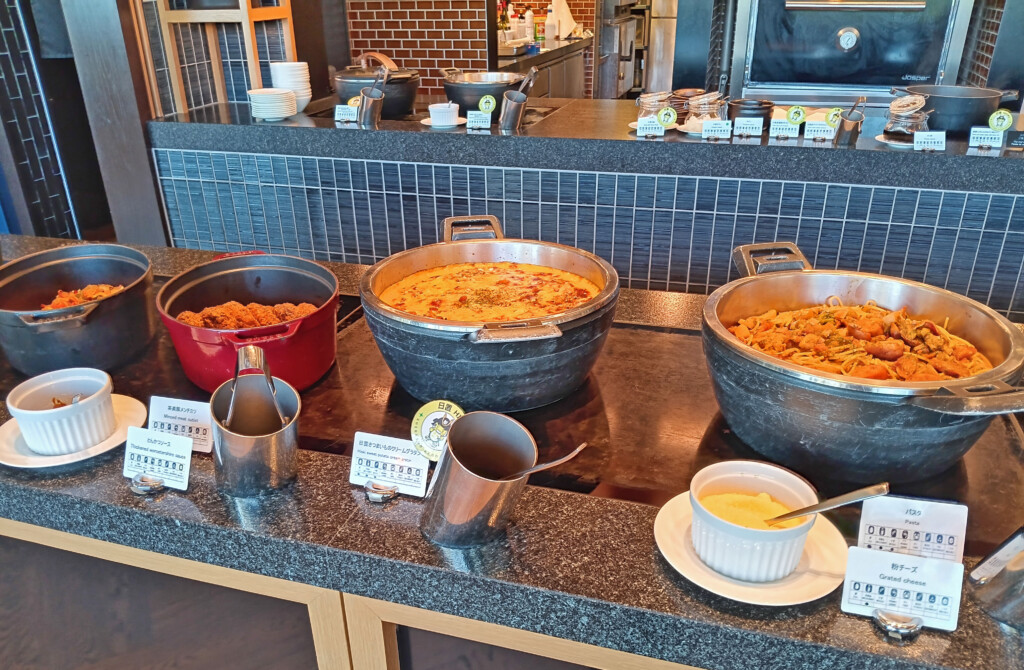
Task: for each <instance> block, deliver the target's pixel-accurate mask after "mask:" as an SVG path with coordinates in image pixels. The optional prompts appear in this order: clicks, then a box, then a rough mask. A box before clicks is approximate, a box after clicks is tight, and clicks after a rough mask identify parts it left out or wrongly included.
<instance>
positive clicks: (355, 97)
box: [347, 95, 359, 107]
mask: <svg viewBox="0 0 1024 670" xmlns="http://www.w3.org/2000/svg"><path fill="white" fill-rule="evenodd" d="M347 104H348V106H349V107H358V106H359V96H358V95H353V96H352V97H351V98H349V99H348V103H347Z"/></svg>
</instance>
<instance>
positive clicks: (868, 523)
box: [857, 496, 967, 563]
mask: <svg viewBox="0 0 1024 670" xmlns="http://www.w3.org/2000/svg"><path fill="white" fill-rule="evenodd" d="M966 537H967V506H966V505H961V504H958V503H948V502H941V501H938V500H924V499H921V498H904V497H901V496H879V497H877V498H870V499H868V500H865V501H864V507H863V509H862V510H861V513H860V534H859V535H858V537H857V545H858V546H860V547H864V548H866V549H876V550H879V551H891V552H895V553H899V554H912V555H914V556H923V557H926V558H941V559H945V560H947V561H956V562H957V563H959V562H961V561H963V559H964V540H965V539H966Z"/></svg>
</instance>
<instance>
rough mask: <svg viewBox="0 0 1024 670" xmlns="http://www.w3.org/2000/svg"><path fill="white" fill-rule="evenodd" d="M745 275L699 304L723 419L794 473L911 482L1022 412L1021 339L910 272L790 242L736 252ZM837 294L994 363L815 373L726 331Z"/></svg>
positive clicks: (989, 314) (1002, 322) (999, 320)
mask: <svg viewBox="0 0 1024 670" xmlns="http://www.w3.org/2000/svg"><path fill="white" fill-rule="evenodd" d="M734 258H735V259H736V260H737V263H736V265H737V267H739V269H740V273H741V274H743V275H748V276H745V277H743V278H742V279H737V280H735V281H732V282H730V283H728V284H726V285H725V286H723V287H721V288H719V289H718V290H716V291H714V292H713V293H712V294H711V295H710V296H709V297H708V300H707V302H706V303H705V305H704V314H703V323H702V336H703V343H704V356H705V358H706V360H707V365H708V370H709V372H710V374H711V380H712V383H713V385H714V390H715V397H716V398H717V399H718V404H719V407H720V409H721V411H722V415H723V416H724V417H725V419H726V421H727V422H728V424H729V426H730V428H731V429H732V430H733V432H735V433H736V435H737V436H738V437H739V438H740V439H742V440H743V441H744V442H746V443H747V444H749V445H750V446H751V447H753V448H754V449H755V450H756V451H758V452H759V453H761V454H763V455H764V456H765V457H767V458H769V459H771V460H773V461H775V462H777V463H780V464H782V465H786V466H788V467H791V468H793V469H794V470H797V471H802V472H828V473H829V474H830V476H832V477H834V478H837V479H844V480H847V481H854V482H872V481H882V480H887V481H893V482H904V481H916V480H919V479H924V478H926V477H929V476H932V475H935V474H938V473H940V472H942V471H944V470H946V469H948V468H949V467H951V466H952V465H953V464H955V463H956V462H957V460H959V459H960V457H962V456H963V455H964V454H965V453H966V452H967V450H968V449H970V448H971V446H972V445H973V444H974V443H975V441H977V439H978V438H979V437H981V434H982V433H983V432H985V430H986V429H987V428H988V426H989V424H990V423H991V422H992V419H993V417H994V416H995V415H998V414H1006V413H1010V412H1019V411H1022V410H1024V389H1018V388H1015V387H1014V384H1016V383H1017V382H1018V381H1019V380H1020V378H1021V373H1022V371H1024V334H1022V333H1021V331H1020V330H1019V329H1018V328H1017V327H1016V326H1015V325H1014V324H1012V323H1010V321H1009V320H1007V319H1006V318H1005V317H1003V316H1001V315H999V314H997V313H996V312H994V311H993V310H991V309H990V308H988V307H986V306H985V305H982V304H980V303H978V302H975V301H974V300H971V299H969V298H966V297H964V296H961V295H958V294H956V293H952V292H950V291H946V290H944V289H940V288H936V287H934V286H928V285H927V284H921V283H918V282H914V281H909V280H906V279H898V278H895V277H886V276H882V275H875V274H868V273H861V272H844V271H836V270H811V269H810V264H809V263H807V260H806V258H804V256H803V254H801V253H800V251H799V250H798V249H797V248H796V246H795V245H793V244H791V243H768V244H755V245H747V246H746V247H739V248H737V250H736V252H734ZM831 296H837V297H838V298H839V299H840V300H842V301H843V303H844V304H848V305H856V304H863V303H864V302H866V301H868V300H874V301H876V302H877V303H878V304H879V305H881V306H882V307H885V308H889V309H899V308H901V307H903V306H906V307H907V308H908V311H909V313H910V314H913V315H920V316H929V317H931V318H932V319H933V320H935V321H937V322H940V323H941V322H942V320H943V319H944V318H946V317H948V318H949V324H948V329H949V331H950V332H952V333H954V334H956V335H958V336H960V337H963V338H965V339H967V340H968V341H970V342H971V343H973V344H974V345H975V346H977V347H978V349H979V350H980V351H981V352H982V353H983V354H985V355H986V356H987V357H988V358H989V360H990V361H991V362H992V364H993V365H994V367H993V369H991V370H988V371H987V372H984V373H982V374H979V375H975V376H972V377H967V378H964V379H956V380H944V381H937V382H913V383H908V382H899V383H896V382H884V381H874V380H867V379H859V378H853V377H847V376H842V375H835V374H829V373H824V372H818V371H815V370H812V369H810V368H807V367H803V366H800V365H796V364H795V363H791V362H789V361H785V360H782V359H779V358H776V357H774V356H770V355H768V354H765V353H762V352H760V351H757V350H756V349H754V348H752V347H750V346H748V345H746V344H745V343H743V342H741V341H740V340H739V339H737V338H736V337H735V336H733V335H732V333H730V332H729V331H728V327H730V326H733V325H735V324H736V323H737V322H738V321H739V319H742V318H746V317H749V316H752V315H755V314H762V313H764V312H766V311H768V310H769V309H777V310H779V311H784V310H791V309H799V308H802V307H809V306H813V305H819V304H822V303H824V302H825V301H826V300H827V299H828V298H829V297H831Z"/></svg>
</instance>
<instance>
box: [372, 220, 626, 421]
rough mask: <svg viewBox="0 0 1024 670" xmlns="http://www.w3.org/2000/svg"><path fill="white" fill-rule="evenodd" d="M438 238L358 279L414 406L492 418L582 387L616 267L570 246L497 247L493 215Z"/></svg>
mask: <svg viewBox="0 0 1024 670" xmlns="http://www.w3.org/2000/svg"><path fill="white" fill-rule="evenodd" d="M444 229H445V232H444V239H445V241H444V242H439V243H437V244H430V245H426V246H422V247H417V248H415V249H409V250H407V251H403V252H400V253H397V254H394V255H392V256H389V257H388V258H386V259H384V260H383V261H381V262H379V263H377V264H376V265H374V266H373V267H372V268H370V270H369V271H368V272H367V273H366V274H365V275H363V277H362V279H361V281H360V285H359V295H360V298H361V299H362V304H363V309H364V312H365V315H366V322H367V324H368V325H369V327H370V330H371V332H372V333H373V337H374V340H375V341H376V342H377V347H378V348H379V349H380V351H381V354H382V355H383V356H384V360H385V361H386V362H387V364H388V367H389V368H390V369H391V372H392V373H393V374H394V375H395V378H396V379H397V381H398V383H399V384H401V385H402V387H403V388H405V390H406V391H408V392H409V393H410V394H412V395H413V396H414V397H416V398H419V399H420V400H424V401H429V400H435V399H442V398H443V399H447V400H452V401H454V402H456V403H458V404H459V405H461V406H462V407H463V409H466V410H476V409H486V410H491V411H496V412H511V411H519V410H525V409H531V408H534V407H540V406H542V405H547V404H548V403H552V402H555V401H556V400H559V399H561V398H563V397H565V396H566V395H568V394H569V393H571V392H572V391H573V390H575V389H576V388H578V387H579V386H580V385H582V384H583V382H584V380H585V379H586V377H587V374H588V373H589V372H590V369H591V367H593V365H594V362H595V361H596V360H597V357H598V354H599V353H600V351H601V347H602V346H603V345H604V341H605V338H606V336H607V335H608V330H609V329H610V328H611V324H612V319H613V317H614V315H615V305H616V301H617V300H618V296H619V277H618V274H617V273H616V272H615V269H614V268H613V267H612V266H611V265H610V264H609V263H608V262H606V261H604V260H602V259H601V258H599V257H597V256H595V255H594V254H591V253H588V252H586V251H583V250H580V249H576V248H573V247H569V246H565V245H561V244H554V243H550V242H539V241H534V240H511V239H506V238H504V237H503V236H502V232H501V225H500V223H499V222H498V220H497V218H495V217H493V216H485V217H476V216H461V217H459V216H457V217H449V218H447V219H445V220H444Z"/></svg>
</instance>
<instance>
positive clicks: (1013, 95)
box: [999, 91, 1020, 101]
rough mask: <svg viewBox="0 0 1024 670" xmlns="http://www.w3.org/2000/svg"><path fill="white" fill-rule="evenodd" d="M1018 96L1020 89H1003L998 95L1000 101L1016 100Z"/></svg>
mask: <svg viewBox="0 0 1024 670" xmlns="http://www.w3.org/2000/svg"><path fill="white" fill-rule="evenodd" d="M1019 97H1020V91H1003V93H1002V95H1000V96H999V100H1000V101H1007V100H1016V99H1017V98H1019Z"/></svg>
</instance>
